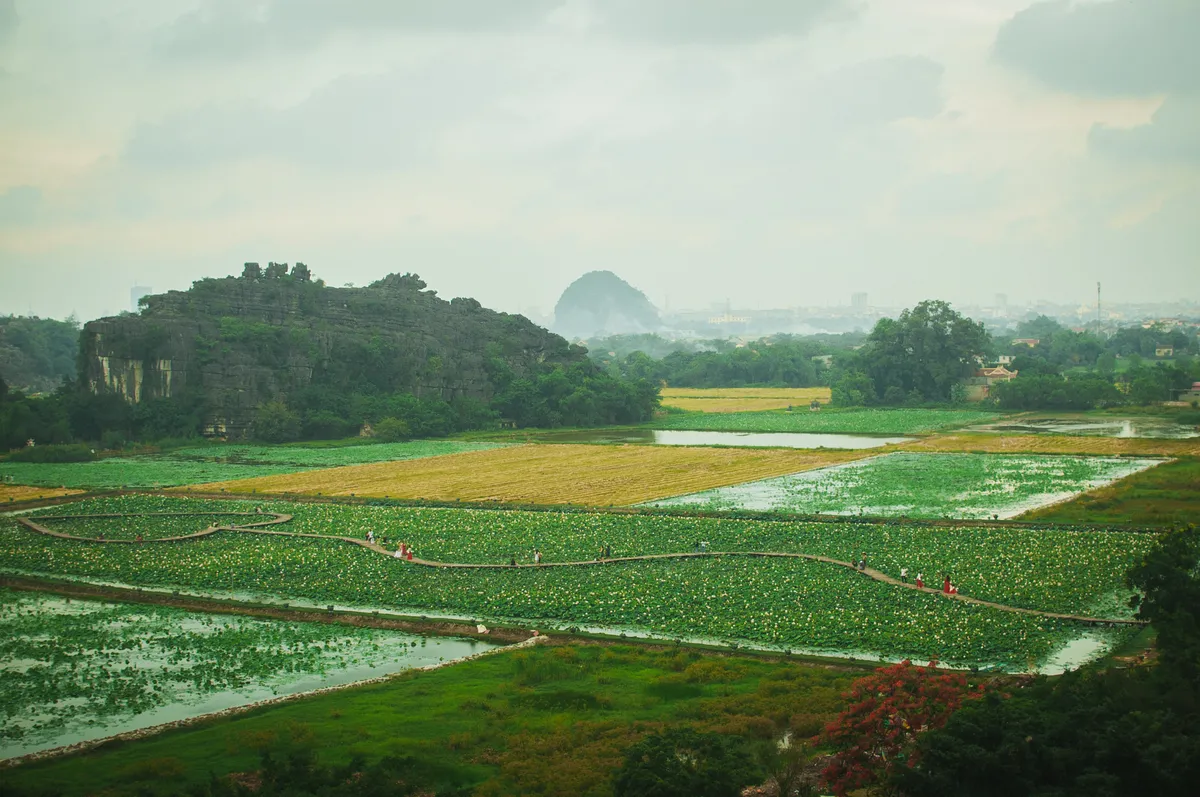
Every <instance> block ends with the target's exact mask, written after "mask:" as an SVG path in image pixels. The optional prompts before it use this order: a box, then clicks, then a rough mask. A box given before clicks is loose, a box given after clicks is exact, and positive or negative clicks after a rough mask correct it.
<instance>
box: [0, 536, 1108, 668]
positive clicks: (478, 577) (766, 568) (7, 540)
mask: <svg viewBox="0 0 1200 797" xmlns="http://www.w3.org/2000/svg"><path fill="white" fill-rule="evenodd" d="M0 565H2V566H3V567H5V568H19V569H21V570H23V571H33V572H52V573H56V574H60V575H69V576H77V577H89V578H94V579H104V580H112V581H119V582H123V583H128V584H136V585H141V586H160V587H182V588H190V589H199V590H211V591H221V592H232V593H239V594H247V593H249V594H257V595H273V596H279V597H283V598H290V599H304V600H309V601H317V602H320V603H325V602H329V603H335V602H336V603H348V604H354V605H369V606H377V607H392V608H400V609H408V610H412V611H427V612H429V613H431V614H433V613H453V614H463V615H468V616H471V617H478V618H481V619H491V620H521V621H528V622H534V623H543V622H547V623H554V624H559V625H578V626H582V627H586V626H596V627H603V628H612V629H637V630H644V631H649V632H652V633H656V634H660V635H666V636H674V637H687V638H705V639H716V640H738V641H743V642H750V643H757V644H765V645H774V646H779V647H789V648H791V647H795V648H807V649H815V650H825V651H842V652H850V653H856V654H858V655H882V656H887V657H913V658H919V659H926V658H938V659H941V660H943V661H948V662H961V663H977V664H981V665H993V664H994V665H1002V666H1007V667H1011V668H1017V669H1024V668H1025V667H1026V666H1027V665H1028V663H1029V662H1030V661H1042V660H1044V659H1046V658H1047V657H1048V656H1050V655H1051V654H1052V653H1053V651H1054V650H1055V649H1057V648H1059V647H1061V645H1062V644H1064V643H1065V642H1066V641H1068V640H1070V639H1072V638H1075V637H1077V636H1078V635H1079V634H1080V633H1081V627H1080V626H1078V625H1076V624H1074V623H1070V622H1063V621H1056V620H1050V619H1042V618H1038V617H1033V616H1028V615H1020V614H1014V613H1010V612H1004V611H1001V610H998V609H992V608H989V607H984V606H975V605H970V604H965V603H961V602H958V601H948V600H945V599H943V598H941V597H940V596H937V595H932V594H924V593H917V592H914V591H912V590H903V589H896V588H892V587H889V586H887V585H884V584H881V583H879V582H876V581H872V580H870V579H868V578H866V577H864V576H861V575H859V574H857V573H854V572H852V571H850V570H846V569H843V568H839V567H835V566H831V565H825V564H820V563H813V562H808V561H804V560H758V559H698V560H668V561H649V562H637V563H627V564H613V565H608V566H603V567H578V568H517V569H507V568H502V569H497V570H452V569H451V570H446V569H433V568H424V567H419V566H414V565H410V564H405V563H402V562H400V561H398V560H395V559H392V558H389V557H383V556H378V555H373V554H370V553H368V552H367V551H365V550H362V549H360V548H357V547H353V546H350V545H348V544H345V543H338V542H334V541H324V540H320V539H312V538H289V537H265V536H256V535H255V536H252V535H236V534H225V535H220V536H213V537H206V538H202V539H200V540H197V541H194V542H189V543H176V544H170V545H165V546H162V545H160V546H153V545H145V546H124V545H122V546H116V545H97V544H93V543H85V542H72V541H65V540H56V539H52V538H48V537H44V536H40V535H36V534H34V533H33V532H30V531H28V530H26V529H24V528H21V527H13V526H11V525H6V526H5V527H2V528H0ZM1112 633H1117V632H1112Z"/></svg>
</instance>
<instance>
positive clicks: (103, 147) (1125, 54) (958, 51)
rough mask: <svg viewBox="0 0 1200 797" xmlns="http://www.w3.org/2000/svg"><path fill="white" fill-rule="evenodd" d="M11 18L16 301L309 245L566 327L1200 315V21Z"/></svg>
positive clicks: (774, 16) (362, 274) (603, 7)
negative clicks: (682, 321) (714, 309)
mask: <svg viewBox="0 0 1200 797" xmlns="http://www.w3.org/2000/svg"><path fill="white" fill-rule="evenodd" d="M741 7H742V6H741V4H737V3H732V2H729V1H728V0H686V1H685V0H662V1H661V2H655V3H650V2H644V0H507V2H504V3H495V2H490V1H489V0H439V2H438V3H436V4H431V3H423V2H394V1H385V0H346V1H345V2H341V3H336V4H335V3H311V2H291V1H288V2H285V1H284V0H155V2H146V0H110V1H109V2H105V3H86V2H60V3H47V2H36V1H31V0H0V104H2V106H3V108H4V109H5V112H4V117H5V122H4V125H3V128H2V130H0V144H2V146H0V152H2V153H3V154H2V155H0V280H2V287H3V290H0V313H21V314H25V313H34V314H39V315H42V316H50V317H64V316H66V315H67V314H69V313H75V314H77V315H78V316H79V317H80V318H81V319H83V320H87V319H89V318H94V317H97V316H101V315H109V314H114V313H117V312H120V311H122V310H126V309H128V308H129V291H130V288H131V287H132V286H135V285H147V286H151V287H153V288H154V289H155V291H156V292H161V291H164V290H168V289H183V288H186V287H187V286H188V285H189V284H190V283H191V282H192V281H193V280H194V279H199V278H201V277H205V276H224V275H226V274H236V273H239V272H240V269H241V264H242V263H243V262H244V261H261V262H263V263H266V262H267V261H270V260H277V261H291V262H294V261H297V260H300V261H304V262H305V263H307V264H309V266H310V267H311V268H312V269H313V270H314V272H315V273H317V274H319V275H320V276H322V277H324V278H325V279H326V280H327V281H328V282H329V283H330V284H336V285H341V284H343V283H348V282H353V283H355V284H364V283H366V282H369V281H371V280H374V279H378V278H379V277H381V276H382V275H383V274H385V273H388V272H403V271H413V272H416V273H419V274H420V275H421V276H422V277H423V278H424V279H425V280H426V281H427V282H428V283H429V286H430V287H431V288H433V289H436V290H437V291H439V293H440V294H441V295H442V296H445V297H451V296H471V297H474V298H476V299H478V300H479V301H481V302H482V303H483V304H484V305H485V306H490V307H495V308H497V309H502V310H508V311H513V312H516V311H519V310H523V309H528V308H530V307H537V308H540V309H541V310H542V311H543V312H546V313H548V312H549V311H550V310H551V309H552V308H553V305H554V302H555V300H556V298H557V297H558V295H559V294H560V293H561V292H562V290H563V289H564V288H565V287H566V286H567V285H568V284H569V283H570V282H571V281H572V280H574V279H575V278H576V277H578V276H579V275H580V274H582V273H584V272H586V271H590V270H594V269H608V270H612V271H614V272H616V273H618V274H620V275H621V276H623V277H624V278H626V279H627V280H629V281H630V282H631V283H632V284H634V285H635V286H636V287H638V288H639V289H641V290H643V291H644V292H645V293H646V294H647V296H649V297H650V299H651V300H652V301H654V302H655V303H656V304H659V305H660V306H661V305H662V304H664V303H665V301H666V300H667V299H668V297H669V301H670V304H671V306H672V307H689V306H691V307H706V306H709V305H710V304H712V303H713V302H719V301H724V300H726V299H728V300H729V301H730V302H731V303H733V304H734V305H738V306H744V307H755V306H761V307H778V306H797V305H803V306H819V305H822V304H829V305H836V304H848V303H849V297H850V295H851V293H852V292H856V291H862V290H869V291H870V296H871V301H872V304H877V305H879V306H890V307H900V306H905V305H909V304H913V303H915V302H917V301H919V300H920V299H923V298H926V297H929V296H936V297H939V298H944V299H948V300H951V301H954V302H956V303H960V304H988V303H990V302H991V301H992V298H993V297H994V296H995V295H996V294H997V293H1004V294H1006V295H1007V296H1008V297H1009V300H1010V301H1012V302H1014V303H1016V302H1020V301H1026V300H1032V299H1047V300H1051V301H1055V302H1062V303H1064V304H1073V303H1088V302H1091V301H1093V300H1094V292H1095V283H1096V282H1097V281H1102V282H1103V283H1104V286H1105V292H1106V294H1107V295H1109V296H1111V297H1113V299H1114V300H1117V298H1118V297H1119V298H1120V300H1124V301H1141V302H1150V301H1170V300H1177V299H1179V298H1191V299H1195V298H1196V297H1198V296H1200V268H1198V267H1197V262H1196V253H1197V251H1200V247H1198V244H1200V232H1198V231H1197V230H1198V229H1200V227H1198V226H1197V224H1196V222H1197V219H1198V218H1200V143H1198V142H1200V51H1198V50H1197V49H1196V48H1195V47H1194V46H1192V43H1193V42H1194V41H1195V33H1196V32H1197V30H1200V4H1197V3H1192V2H1182V1H1181V0H1155V1H1153V2H1151V1H1149V0H1148V1H1147V2H1141V3H1137V4H1133V3H1124V2H1065V1H1064V2H1042V3H1030V2H1029V0H863V1H862V2H849V0H820V1H819V2H806V3H796V2H790V0H763V1H762V2H758V3H755V4H754V9H755V12H754V14H753V15H746V14H740V15H739V14H738V13H737V11H736V9H738V8H741Z"/></svg>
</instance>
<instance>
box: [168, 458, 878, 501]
mask: <svg viewBox="0 0 1200 797" xmlns="http://www.w3.org/2000/svg"><path fill="white" fill-rule="evenodd" d="M874 453H878V452H875V451H795V450H789V449H744V448H690V447H682V446H681V447H675V446H663V447H655V446H594V445H552V446H539V445H528V446H513V447H510V448H496V449H490V450H487V451H471V452H467V453H463V454H452V455H448V456H443V457H429V458H427V459H413V460H406V461H401V462H377V463H372V464H369V465H351V466H348V467H344V468H330V469H328V470H316V471H307V472H303V473H292V474H285V475H280V476H261V477H257V478H253V479H242V480H239V481H232V482H220V483H215V484H201V485H193V486H191V487H186V488H176V489H177V490H185V491H199V492H212V491H216V490H222V489H224V490H226V491H229V492H235V493H249V492H252V491H258V492H259V493H268V494H282V493H301V494H309V495H314V494H317V493H320V494H321V495H342V496H345V495H351V494H353V495H355V496H370V497H390V498H425V499H430V500H437V501H454V500H461V501H507V502H516V503H531V504H581V505H587V506H624V505H628V504H637V503H641V502H642V501H653V500H655V499H658V498H669V497H671V496H674V495H682V494H684V493H692V492H697V491H699V490H707V489H710V488H713V487H724V486H727V485H730V484H740V483H741V482H748V481H753V480H755V479H764V478H768V477H771V476H783V475H785V474H788V473H796V472H798V471H802V470H810V469H812V468H821V467H825V466H826V465H833V464H837V463H841V462H849V461H850V460H854V459H861V458H863V457H866V456H870V455H872V454H874Z"/></svg>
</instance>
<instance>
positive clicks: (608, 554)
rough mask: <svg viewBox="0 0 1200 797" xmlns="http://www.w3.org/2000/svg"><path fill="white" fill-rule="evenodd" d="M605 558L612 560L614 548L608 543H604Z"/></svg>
mask: <svg viewBox="0 0 1200 797" xmlns="http://www.w3.org/2000/svg"><path fill="white" fill-rule="evenodd" d="M604 558H605V559H612V546H611V545H609V544H608V543H604Z"/></svg>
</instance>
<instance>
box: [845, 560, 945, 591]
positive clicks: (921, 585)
mask: <svg viewBox="0 0 1200 797" xmlns="http://www.w3.org/2000/svg"><path fill="white" fill-rule="evenodd" d="M855 568H856V569H858V570H860V571H861V570H866V569H867V552H866V551H863V552H862V554H861V555H860V556H859V558H858V564H856V565H855ZM900 583H901V584H907V583H908V568H907V567H901V568H900ZM916 585H917V589H925V575H924V574H923V573H917V579H916ZM942 594H944V595H957V594H958V585H956V584H954V583H952V582H951V581H950V574H949V573H943V574H942Z"/></svg>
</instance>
